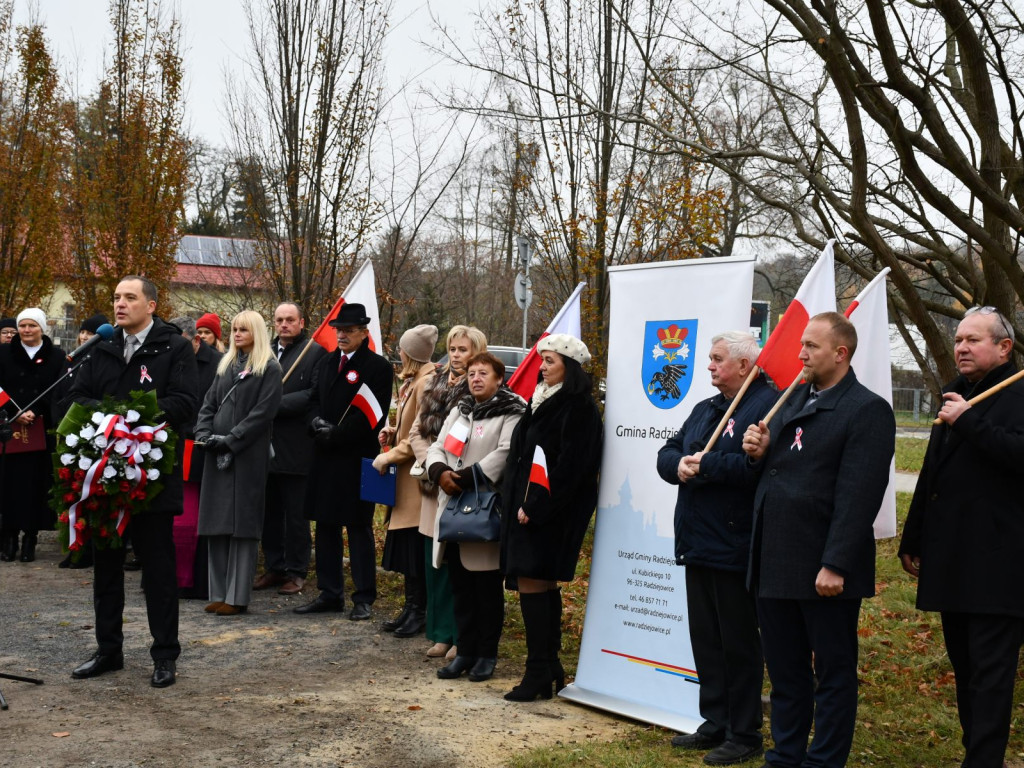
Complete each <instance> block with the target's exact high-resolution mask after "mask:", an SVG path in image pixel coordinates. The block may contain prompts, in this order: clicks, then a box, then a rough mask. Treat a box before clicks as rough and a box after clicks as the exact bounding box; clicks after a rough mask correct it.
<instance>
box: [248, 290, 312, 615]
mask: <svg viewBox="0 0 1024 768" xmlns="http://www.w3.org/2000/svg"><path fill="white" fill-rule="evenodd" d="M274 328H275V330H276V331H277V338H275V339H274V340H273V342H271V348H272V349H273V350H274V353H275V354H276V355H277V359H278V362H280V363H281V369H282V370H283V371H284V373H285V377H286V378H285V382H284V396H283V397H282V398H281V405H280V406H279V407H278V409H277V415H276V416H275V417H274V439H273V445H274V452H273V458H271V460H270V473H269V474H268V475H267V501H266V511H265V514H264V517H263V537H262V541H261V543H262V544H263V561H264V565H265V567H266V572H265V573H264V574H263V575H262V576H260V577H259V578H258V579H256V582H255V583H254V584H253V589H268V588H270V587H280V589H279V590H278V593H279V594H282V595H295V594H298V593H299V592H301V591H302V588H303V587H304V586H305V584H306V576H307V575H308V573H309V556H310V549H311V547H312V539H311V538H310V536H309V521H308V520H307V519H306V516H305V513H304V509H303V502H304V500H305V496H306V475H307V473H308V472H309V465H310V462H311V461H312V460H313V442H312V441H311V440H310V439H309V434H308V432H307V430H308V429H309V422H310V421H311V420H312V419H313V417H314V416H315V415H316V413H315V412H314V410H313V396H314V394H315V392H316V376H315V374H316V369H317V366H318V365H319V363H320V360H321V358H323V357H325V356H326V355H327V350H325V349H324V348H323V347H321V346H320V345H319V344H317V343H316V342H315V341H313V340H312V339H310V338H309V337H308V335H307V334H306V330H305V328H306V321H305V319H304V318H303V316H302V309H301V308H300V307H299V305H298V304H295V303H293V302H290V301H286V302H284V303H283V304H280V305H278V307H277V309H275V310H274ZM307 346H308V347H309V348H308V349H307Z"/></svg>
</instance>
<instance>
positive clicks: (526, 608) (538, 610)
mask: <svg viewBox="0 0 1024 768" xmlns="http://www.w3.org/2000/svg"><path fill="white" fill-rule="evenodd" d="M519 604H520V606H521V607H522V609H523V625H524V626H525V627H526V674H525V675H524V676H523V680H522V682H521V683H519V685H517V686H516V687H515V688H513V689H512V690H511V691H509V692H508V693H506V694H505V698H506V699H507V700H508V701H533V700H534V699H536V698H537V697H538V696H539V697H540V698H542V699H550V698H551V681H552V680H554V678H555V675H554V672H553V671H552V668H551V656H550V654H551V637H550V635H551V632H550V628H551V622H550V620H549V616H548V612H549V609H548V605H549V603H548V593H547V592H526V593H522V594H520V595H519Z"/></svg>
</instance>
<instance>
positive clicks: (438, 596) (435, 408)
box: [409, 325, 487, 660]
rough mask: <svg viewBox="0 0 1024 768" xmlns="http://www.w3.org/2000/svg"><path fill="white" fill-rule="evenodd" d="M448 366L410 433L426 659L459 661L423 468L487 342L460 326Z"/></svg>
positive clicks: (450, 343)
mask: <svg viewBox="0 0 1024 768" xmlns="http://www.w3.org/2000/svg"><path fill="white" fill-rule="evenodd" d="M445 348H446V349H447V350H448V362H447V363H445V364H444V365H443V366H441V367H440V368H439V369H438V371H437V374H436V375H435V376H434V377H433V378H432V379H431V380H430V383H429V384H428V385H427V386H426V387H425V389H424V391H423V396H422V398H421V400H420V410H419V415H418V416H417V417H416V422H415V423H414V424H413V425H412V429H411V430H410V432H409V444H410V445H411V446H412V450H413V452H414V453H415V454H416V464H417V465H418V467H419V468H420V472H421V473H422V474H421V481H423V483H424V490H423V503H422V505H421V506H420V533H421V534H422V537H423V538H422V541H423V549H424V553H425V556H426V581H427V626H426V631H427V639H428V640H430V641H432V642H433V643H434V644H433V645H432V646H430V648H428V649H427V656H434V657H437V656H447V657H448V659H449V660H451V659H454V658H455V654H456V647H455V642H456V637H455V607H454V602H453V598H452V587H451V581H450V580H449V578H448V566H447V565H446V564H444V563H441V564H440V565H439V566H437V567H435V566H434V565H432V561H433V552H434V517H435V515H436V513H437V486H436V485H435V484H434V483H431V482H429V480H428V479H427V477H426V475H425V467H424V463H425V462H426V460H427V451H428V450H429V448H430V446H431V444H432V443H433V442H434V441H435V440H436V439H437V436H438V435H439V434H441V427H443V426H444V422H445V419H446V418H448V414H449V413H451V410H452V408H454V407H455V404H456V403H457V402H458V401H459V400H460V399H461V398H463V397H465V396H466V395H468V394H469V385H468V383H467V382H466V364H467V363H468V362H469V359H470V358H471V357H474V356H475V355H478V354H480V353H481V352H486V351H487V337H486V336H485V335H484V332H483V331H481V330H480V329H479V328H475V327H474V326H472V325H456V326H453V327H452V329H451V330H450V331H448V336H447V338H446V339H445Z"/></svg>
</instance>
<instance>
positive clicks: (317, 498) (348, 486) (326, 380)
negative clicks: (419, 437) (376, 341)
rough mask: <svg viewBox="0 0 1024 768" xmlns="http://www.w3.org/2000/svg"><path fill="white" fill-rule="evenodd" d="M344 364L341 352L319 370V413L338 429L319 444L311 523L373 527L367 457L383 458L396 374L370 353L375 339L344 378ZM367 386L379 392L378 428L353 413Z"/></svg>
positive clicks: (309, 500) (309, 503) (310, 487)
mask: <svg viewBox="0 0 1024 768" xmlns="http://www.w3.org/2000/svg"><path fill="white" fill-rule="evenodd" d="M340 360H341V354H340V351H339V350H335V351H334V352H332V353H331V354H329V355H326V356H325V357H322V358H321V359H320V363H319V364H318V365H317V368H316V382H317V387H316V403H315V411H314V412H315V413H316V415H318V416H320V417H321V418H323V419H325V420H327V421H329V422H331V423H332V424H334V425H336V426H335V427H334V429H333V430H332V431H331V433H330V435H329V436H327V437H326V438H318V439H317V440H316V441H315V442H314V446H313V461H312V463H311V465H310V468H309V482H308V483H307V485H306V500H305V512H306V518H307V519H309V520H316V521H317V522H324V523H334V524H337V525H369V524H370V523H371V522H372V521H373V507H374V505H373V502H369V501H362V500H361V499H360V498H359V477H360V473H361V465H362V460H363V458H364V457H365V458H368V459H372V458H373V457H375V456H376V455H377V454H378V453H380V443H378V442H377V433H378V432H380V430H381V428H382V427H383V426H384V425H385V424H386V423H387V418H388V409H389V408H390V407H391V392H392V385H393V383H394V379H395V372H394V369H393V368H392V367H391V363H389V362H388V361H387V360H386V359H384V358H383V357H381V356H380V355H378V354H377V353H376V352H373V351H371V350H370V345H369V339H366V340H364V341H363V345H362V346H361V347H360V348H359V349H357V350H356V351H355V352H354V353H352V356H351V357H350V358H349V360H348V363H347V364H346V365H345V370H343V371H342V372H341V373H338V362H339V361H340ZM363 384H366V385H367V386H368V387H369V388H370V391H372V392H373V396H374V397H375V398H376V399H377V402H378V403H379V404H380V407H381V410H382V411H383V416H382V417H381V418H380V419H379V420H378V421H377V423H376V424H372V425H371V424H369V423H368V422H367V420H366V417H365V416H364V415H363V413H362V411H360V410H359V409H358V408H356V407H355V406H353V407H352V408H349V406H350V405H351V403H352V399H353V398H354V397H355V395H356V392H358V391H359V388H360V387H361V386H362V385H363ZM342 416H344V419H343V418H342ZM339 422H340V424H339Z"/></svg>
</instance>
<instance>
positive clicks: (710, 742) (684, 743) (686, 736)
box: [672, 731, 725, 749]
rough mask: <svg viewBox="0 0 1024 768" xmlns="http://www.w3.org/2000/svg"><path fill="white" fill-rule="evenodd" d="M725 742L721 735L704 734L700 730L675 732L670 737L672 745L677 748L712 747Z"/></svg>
mask: <svg viewBox="0 0 1024 768" xmlns="http://www.w3.org/2000/svg"><path fill="white" fill-rule="evenodd" d="M724 743H725V738H724V737H722V736H718V737H715V736H705V735H704V734H703V733H701V732H700V731H697V732H696V733H677V734H676V735H675V736H673V737H672V746H673V747H679V749H714V748H715V747H717V746H720V745H721V744H724Z"/></svg>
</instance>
